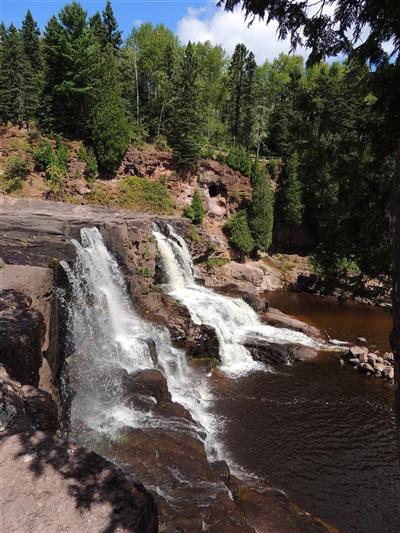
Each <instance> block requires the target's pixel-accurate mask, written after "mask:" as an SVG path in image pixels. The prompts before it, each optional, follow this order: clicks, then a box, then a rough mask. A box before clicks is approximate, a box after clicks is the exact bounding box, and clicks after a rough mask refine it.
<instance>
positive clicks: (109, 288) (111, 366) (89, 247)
mask: <svg viewBox="0 0 400 533" xmlns="http://www.w3.org/2000/svg"><path fill="white" fill-rule="evenodd" d="M81 241H82V244H80V243H79V242H77V241H75V240H74V241H73V244H74V246H75V248H76V261H75V263H74V266H73V268H71V267H69V265H68V264H67V263H65V262H63V263H62V266H63V268H64V270H65V271H66V273H67V276H68V280H69V283H70V287H71V291H72V298H71V301H70V302H69V305H68V310H69V329H70V332H71V335H72V340H73V345H74V358H73V363H72V368H71V371H72V374H75V376H76V380H77V381H78V384H77V386H76V396H75V398H74V400H73V402H72V409H71V422H72V424H73V425H74V426H75V427H79V426H80V425H82V424H84V425H85V426H87V427H89V428H91V429H93V430H95V431H97V432H103V433H109V434H112V433H116V432H118V430H120V429H122V428H123V427H126V426H128V427H140V428H143V429H145V428H146V427H161V426H163V425H164V426H165V425H168V428H169V429H171V430H173V429H174V427H173V424H174V423H175V424H176V425H177V426H179V424H180V426H182V423H183V422H182V421H175V422H174V421H171V420H165V419H161V418H157V416H155V415H154V414H153V413H151V412H148V411H146V412H145V411H140V410H138V409H133V408H130V407H127V406H126V405H125V404H124V398H123V389H122V381H123V375H126V373H132V372H137V371H139V370H143V369H151V368H157V369H159V370H161V371H162V373H163V374H164V376H165V378H166V380H167V384H168V389H169V391H170V393H171V396H172V400H173V401H176V402H178V403H180V404H181V405H183V406H184V407H185V408H186V409H187V410H188V411H189V412H190V414H191V415H192V418H193V420H194V421H195V422H196V424H195V426H196V427H194V428H192V429H193V430H194V431H197V432H198V434H199V435H200V432H201V434H203V429H204V430H205V432H206V435H207V436H206V440H205V445H206V449H207V451H208V453H209V455H211V456H214V457H215V456H216V453H217V452H216V443H215V439H214V434H215V431H216V424H217V421H216V420H215V419H214V418H213V416H212V415H211V414H210V413H209V412H208V409H207V408H208V404H209V403H210V402H211V400H212V398H211V394H210V392H209V390H208V387H207V384H206V382H205V379H204V377H203V376H200V375H198V374H195V373H194V371H193V370H192V369H191V368H190V367H189V366H188V364H187V362H186V357H185V354H184V353H183V352H182V351H181V350H178V349H176V348H174V347H173V346H172V344H171V339H170V335H169V332H168V330H167V329H166V328H161V327H156V326H153V325H151V324H149V323H148V322H146V321H144V320H141V319H140V317H139V316H138V315H137V313H136V312H135V310H134V308H133V307H132V305H131V303H130V299H129V296H128V292H127V290H126V286H125V283H124V280H123V278H122V275H121V273H120V270H119V267H118V265H117V263H116V261H115V259H114V258H113V257H112V255H111V254H110V253H109V251H108V250H107V248H106V246H105V245H104V243H103V240H102V237H101V234H100V232H99V231H98V230H97V229H96V228H84V229H82V230H81ZM150 343H152V345H153V346H155V351H156V354H157V360H156V361H154V360H153V357H152V354H151V352H150V349H149V345H150ZM199 426H200V427H199ZM199 430H200V432H199ZM203 438H204V437H203Z"/></svg>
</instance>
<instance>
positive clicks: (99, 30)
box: [89, 11, 107, 45]
mask: <svg viewBox="0 0 400 533" xmlns="http://www.w3.org/2000/svg"><path fill="white" fill-rule="evenodd" d="M89 28H90V31H91V33H92V35H93V37H94V38H95V39H96V40H97V41H98V42H99V43H100V44H101V45H105V44H106V42H107V29H106V27H105V24H104V22H103V19H102V18H101V15H100V13H99V12H98V11H96V13H95V14H94V15H93V16H92V17H90V19H89Z"/></svg>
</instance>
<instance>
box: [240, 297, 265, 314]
mask: <svg viewBox="0 0 400 533" xmlns="http://www.w3.org/2000/svg"><path fill="white" fill-rule="evenodd" d="M241 298H242V299H243V300H244V301H245V302H246V303H247V304H248V305H249V306H250V307H252V308H253V309H254V311H255V312H256V313H263V312H264V311H266V310H267V309H268V302H266V301H265V299H264V298H261V297H260V296H257V295H256V294H251V293H250V294H249V293H244V294H243V295H241Z"/></svg>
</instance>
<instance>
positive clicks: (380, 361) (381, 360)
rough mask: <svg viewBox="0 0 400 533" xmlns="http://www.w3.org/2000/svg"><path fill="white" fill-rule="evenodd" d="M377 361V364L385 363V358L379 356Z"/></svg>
mask: <svg viewBox="0 0 400 533" xmlns="http://www.w3.org/2000/svg"><path fill="white" fill-rule="evenodd" d="M375 361H376V362H377V363H383V357H380V356H379V355H378V356H377V357H376V359H375Z"/></svg>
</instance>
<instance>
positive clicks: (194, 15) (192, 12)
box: [176, 7, 308, 64]
mask: <svg viewBox="0 0 400 533" xmlns="http://www.w3.org/2000/svg"><path fill="white" fill-rule="evenodd" d="M277 27H278V25H277V23H276V22H271V23H269V24H268V26H267V25H266V23H265V22H264V21H261V20H258V19H257V20H254V22H253V24H252V25H251V26H248V24H247V22H246V21H245V20H244V14H243V12H242V11H241V10H240V9H235V10H234V11H233V12H226V11H223V10H222V9H217V10H215V9H212V8H206V9H204V8H200V9H194V8H192V7H189V8H188V9H187V13H186V15H185V16H184V17H183V18H181V19H180V20H179V21H178V24H177V31H176V33H177V35H178V37H179V39H180V40H181V41H182V42H183V43H187V42H188V41H192V42H198V41H200V42H204V41H210V42H211V43H213V44H220V45H221V46H222V47H223V48H224V49H225V50H226V51H227V52H228V54H232V53H233V51H234V49H235V46H236V45H237V44H238V43H244V44H245V45H246V46H247V48H248V49H249V50H252V51H253V53H254V55H255V57H256V61H257V63H259V64H261V63H263V62H264V61H265V60H266V59H269V60H272V59H274V58H276V57H277V56H278V55H279V54H280V53H281V52H284V53H288V52H289V51H290V42H289V41H288V40H285V41H280V40H279V39H278V35H277ZM296 54H301V55H304V56H307V55H308V54H307V53H306V51H305V50H304V49H300V48H299V49H297V50H296Z"/></svg>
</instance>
